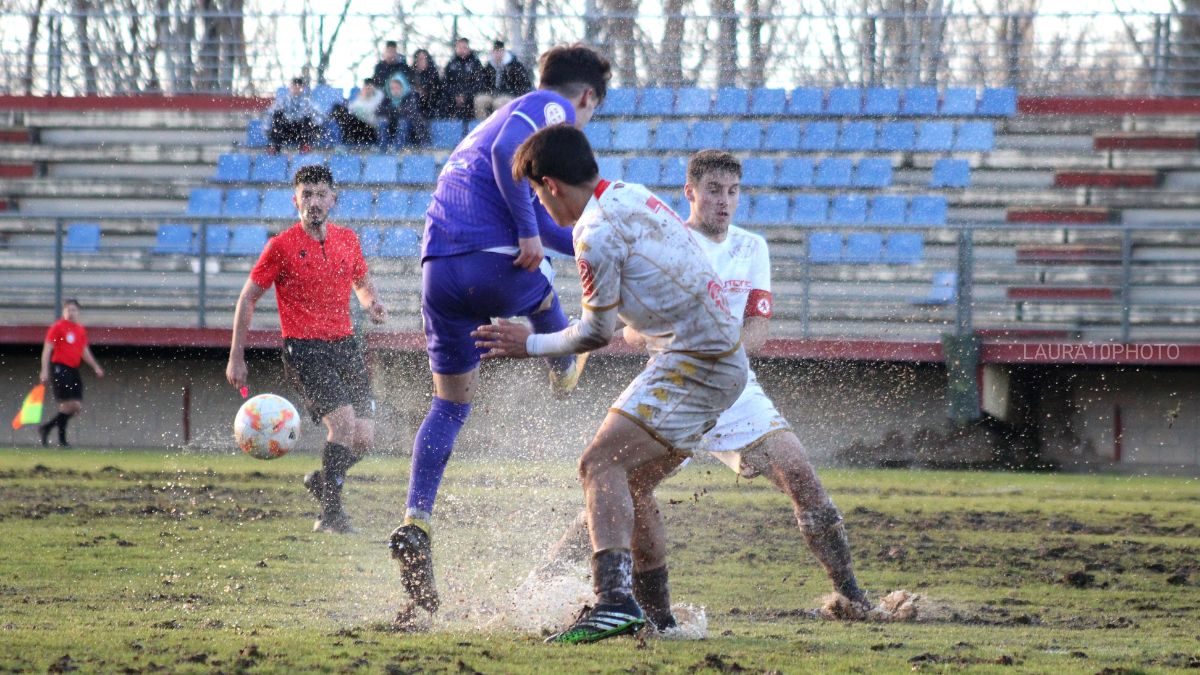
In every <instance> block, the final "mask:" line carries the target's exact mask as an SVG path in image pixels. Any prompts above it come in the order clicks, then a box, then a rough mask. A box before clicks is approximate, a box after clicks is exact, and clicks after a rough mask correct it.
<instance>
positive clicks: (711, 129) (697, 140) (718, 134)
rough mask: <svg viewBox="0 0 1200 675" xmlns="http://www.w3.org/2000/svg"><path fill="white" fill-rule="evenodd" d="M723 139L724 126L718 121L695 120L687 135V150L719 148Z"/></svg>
mask: <svg viewBox="0 0 1200 675" xmlns="http://www.w3.org/2000/svg"><path fill="white" fill-rule="evenodd" d="M724 139H725V126H724V125H723V124H721V123H720V122H713V121H706V122H696V123H695V124H693V125H692V130H691V133H690V134H689V135H688V150H704V149H706V148H719V147H721V142H722V141H723V140H724Z"/></svg>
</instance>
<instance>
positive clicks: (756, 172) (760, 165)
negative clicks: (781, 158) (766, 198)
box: [742, 157, 775, 187]
mask: <svg viewBox="0 0 1200 675" xmlns="http://www.w3.org/2000/svg"><path fill="white" fill-rule="evenodd" d="M774 185H775V160H773V159H771V158H770V157H747V158H746V159H745V160H743V161H742V187H771V186H774Z"/></svg>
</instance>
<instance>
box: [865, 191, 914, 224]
mask: <svg viewBox="0 0 1200 675" xmlns="http://www.w3.org/2000/svg"><path fill="white" fill-rule="evenodd" d="M907 211H908V199H907V198H906V197H904V196H903V195H876V196H875V198H874V199H872V200H871V215H870V216H868V217H867V222H868V223H870V224H872V225H903V224H904V218H905V215H906V213H907Z"/></svg>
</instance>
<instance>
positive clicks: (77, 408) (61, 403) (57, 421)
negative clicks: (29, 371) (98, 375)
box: [38, 363, 83, 447]
mask: <svg viewBox="0 0 1200 675" xmlns="http://www.w3.org/2000/svg"><path fill="white" fill-rule="evenodd" d="M51 387H52V388H53V390H54V398H55V399H56V400H57V401H58V414H56V415H55V416H54V417H52V418H51V419H50V420H49V421H47V422H45V423H44V424H42V425H41V426H40V427H39V428H38V432H39V435H40V437H41V441H42V445H47V444H48V443H49V438H50V431H51V430H52V429H58V444H59V445H60V446H62V447H70V446H69V444H68V443H67V423H68V422H69V421H70V420H71V418H72V417H74V416H75V415H78V414H79V413H80V412H81V411H82V410H83V379H82V378H81V377H80V376H79V369H78V368H71V367H69V366H64V365H62V364H61V363H56V364H53V366H52V368H51Z"/></svg>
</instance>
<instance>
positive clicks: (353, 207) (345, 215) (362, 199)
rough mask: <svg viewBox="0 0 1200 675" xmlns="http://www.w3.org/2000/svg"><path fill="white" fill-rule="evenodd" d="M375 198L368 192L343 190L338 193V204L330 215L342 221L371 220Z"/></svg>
mask: <svg viewBox="0 0 1200 675" xmlns="http://www.w3.org/2000/svg"><path fill="white" fill-rule="evenodd" d="M373 197H374V195H372V194H371V193H370V192H369V191H367V190H342V191H341V192H339V193H338V198H337V204H335V205H334V207H333V213H331V214H330V215H331V216H332V217H333V218H336V219H340V220H361V219H365V218H370V217H371V210H372V209H371V202H372V201H373Z"/></svg>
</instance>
